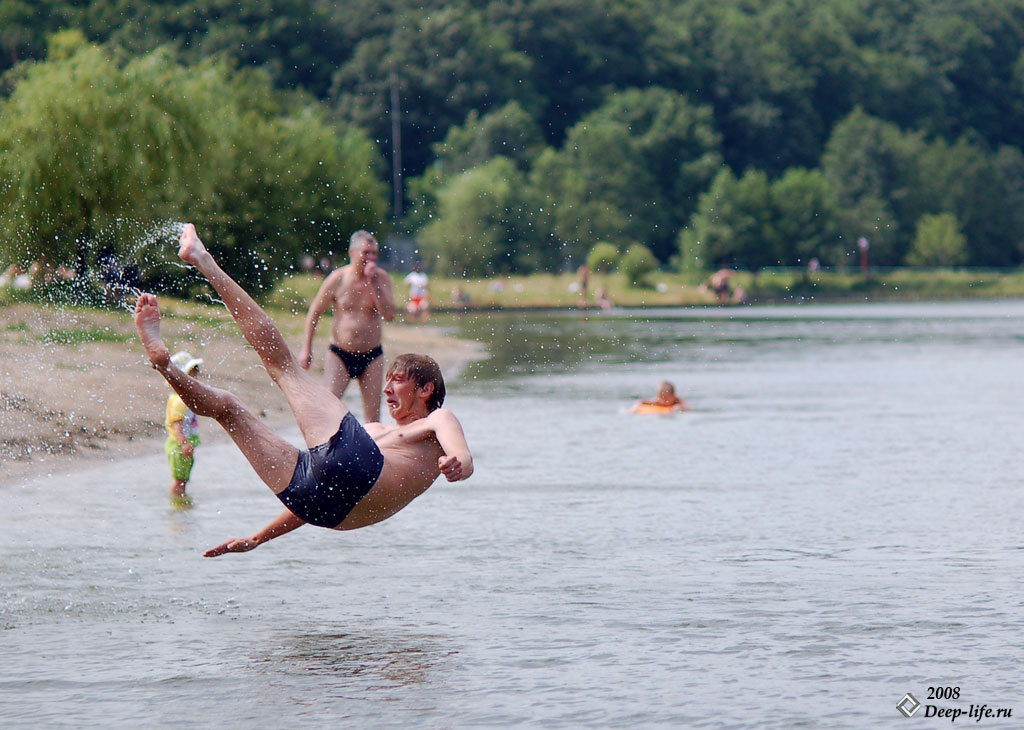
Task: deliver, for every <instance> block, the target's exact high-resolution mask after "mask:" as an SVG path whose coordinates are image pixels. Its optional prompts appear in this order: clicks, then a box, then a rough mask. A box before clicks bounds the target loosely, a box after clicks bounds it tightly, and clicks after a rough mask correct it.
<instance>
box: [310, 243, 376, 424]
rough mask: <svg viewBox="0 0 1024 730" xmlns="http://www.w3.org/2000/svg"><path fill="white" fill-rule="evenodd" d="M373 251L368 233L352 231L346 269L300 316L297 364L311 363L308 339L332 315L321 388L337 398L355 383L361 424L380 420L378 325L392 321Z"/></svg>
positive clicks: (325, 285)
mask: <svg viewBox="0 0 1024 730" xmlns="http://www.w3.org/2000/svg"><path fill="white" fill-rule="evenodd" d="M378 251H379V246H378V244H377V239H376V238H374V237H373V235H372V234H371V233H369V232H368V231H356V232H355V233H353V234H352V237H351V239H350V241H349V249H348V252H349V258H350V263H349V264H347V265H345V266H342V267H341V268H340V269H337V270H335V271H333V272H331V273H330V274H329V275H328V276H327V278H326V279H324V282H323V284H321V285H320V290H319V291H318V292H317V294H316V296H315V297H314V298H313V302H312V303H311V304H310V306H309V313H308V314H307V315H306V325H305V328H304V332H303V339H302V350H301V352H300V353H299V364H300V365H302V367H303V368H305V369H307V370H308V369H309V367H310V365H311V364H312V362H313V335H314V334H315V333H316V327H317V323H318V322H319V321H320V317H322V316H323V314H324V313H325V312H326V311H327V310H328V309H332V310H333V312H334V322H333V324H332V326H331V343H330V345H329V346H328V349H329V350H330V352H328V353H327V359H326V360H325V362H324V377H325V379H326V382H327V387H328V388H329V389H330V391H331V392H332V393H333V394H334V395H335V396H336V397H338V398H340V397H341V396H342V395H343V394H344V393H345V389H346V388H347V387H348V384H349V382H350V381H351V380H352V379H353V378H355V379H356V380H357V381H358V382H359V390H360V391H361V393H362V397H363V419H364V422H365V423H372V422H374V421H379V420H380V400H381V397H380V394H381V384H382V382H383V378H384V357H383V355H384V350H383V348H382V346H381V335H382V332H383V329H382V324H381V321H382V320H383V321H385V322H390V321H391V320H393V319H394V318H395V300H394V296H393V294H392V291H391V278H390V277H389V276H388V275H387V273H386V272H385V271H384V270H383V269H381V268H380V267H378V266H377V254H378Z"/></svg>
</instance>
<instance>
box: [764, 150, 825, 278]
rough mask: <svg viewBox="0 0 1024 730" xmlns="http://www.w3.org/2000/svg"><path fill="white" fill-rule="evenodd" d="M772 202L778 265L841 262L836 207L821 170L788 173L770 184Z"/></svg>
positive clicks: (797, 170)
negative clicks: (813, 259) (812, 260)
mask: <svg viewBox="0 0 1024 730" xmlns="http://www.w3.org/2000/svg"><path fill="white" fill-rule="evenodd" d="M772 198H773V201H774V207H775V212H774V217H775V221H776V223H775V233H776V235H777V236H778V241H779V251H778V256H779V260H780V263H783V264H786V265H794V264H806V263H807V262H808V261H810V260H811V259H812V258H817V259H819V260H820V261H822V262H824V263H829V264H837V263H840V262H841V259H842V248H841V243H840V234H839V230H840V229H839V204H838V202H837V200H836V195H835V191H834V190H833V189H832V186H831V185H829V183H828V181H827V180H826V179H825V175H824V174H823V173H822V172H821V171H820V170H805V169H803V168H796V167H794V168H791V169H789V170H787V171H786V174H785V175H783V176H782V177H781V178H780V179H779V180H776V181H775V182H774V183H773V184H772Z"/></svg>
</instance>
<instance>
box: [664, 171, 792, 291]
mask: <svg viewBox="0 0 1024 730" xmlns="http://www.w3.org/2000/svg"><path fill="white" fill-rule="evenodd" d="M776 217H777V211H776V208H775V201H774V196H773V194H772V186H771V183H769V181H768V176H767V175H765V174H764V173H763V172H761V171H759V170H748V171H747V172H746V173H744V175H743V177H742V178H739V179H737V178H736V177H735V176H734V175H733V174H732V172H731V171H729V170H728V169H727V168H726V169H723V170H721V171H720V172H719V173H718V175H717V176H716V177H715V180H714V182H713V183H712V184H711V188H710V189H709V190H708V191H707V192H706V193H704V194H703V195H701V197H700V203H699V205H698V210H697V213H695V214H694V216H693V218H692V219H691V221H690V225H689V226H688V228H687V230H686V231H684V232H683V233H681V234H680V239H679V240H680V245H681V246H682V251H681V254H682V256H683V258H684V260H685V259H691V258H694V257H695V256H698V257H699V258H700V261H701V263H702V264H703V265H704V266H708V265H710V266H711V267H713V268H717V267H719V266H729V267H734V268H744V269H750V270H752V271H757V270H758V269H761V268H763V267H765V266H771V265H775V264H778V263H779V261H780V258H779V250H780V245H779V242H778V232H777V230H776ZM684 268H686V269H687V270H689V267H688V266H687V265H686V264H685V263H684Z"/></svg>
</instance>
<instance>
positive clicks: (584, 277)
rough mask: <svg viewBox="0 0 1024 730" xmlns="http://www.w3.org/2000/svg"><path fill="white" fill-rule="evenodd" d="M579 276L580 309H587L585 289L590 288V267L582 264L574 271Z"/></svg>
mask: <svg viewBox="0 0 1024 730" xmlns="http://www.w3.org/2000/svg"><path fill="white" fill-rule="evenodd" d="M576 274H577V276H579V278H580V279H579V293H580V308H581V309H586V308H587V289H588V288H589V287H590V267H589V266H587V265H586V264H583V265H582V266H580V267H579V268H578V269H577V270H576Z"/></svg>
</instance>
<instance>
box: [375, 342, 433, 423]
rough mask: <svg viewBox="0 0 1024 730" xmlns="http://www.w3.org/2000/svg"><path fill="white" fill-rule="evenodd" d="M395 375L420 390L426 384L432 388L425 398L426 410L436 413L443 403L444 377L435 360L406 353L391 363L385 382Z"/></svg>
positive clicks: (426, 356)
mask: <svg viewBox="0 0 1024 730" xmlns="http://www.w3.org/2000/svg"><path fill="white" fill-rule="evenodd" d="M395 375H402V376H403V377H406V378H408V379H409V380H411V381H412V382H413V383H415V384H416V387H417V388H422V387H423V386H424V385H426V384H427V383H430V384H431V385H433V386H434V390H433V392H432V393H431V394H430V397H429V398H427V410H428V411H436V410H437V409H438V408H440V407H441V404H443V403H444V396H445V388H444V377H443V376H442V375H441V366H440V365H438V364H437V360H435V359H434V358H432V357H430V356H429V355H416V354H413V353H407V354H405V355H399V356H398V357H396V358H395V359H394V361H393V362H392V363H391V367H389V368H388V373H387V375H386V376H385V380H386V379H388V378H391V377H393V376H395Z"/></svg>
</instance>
